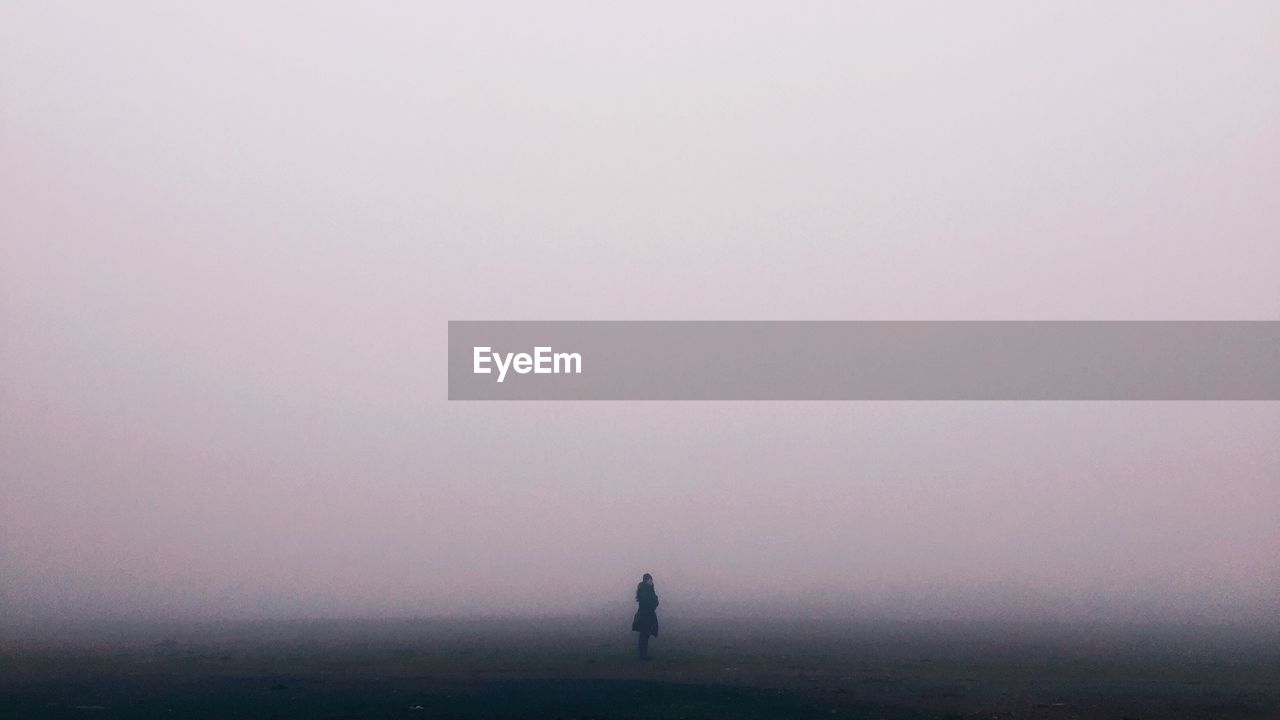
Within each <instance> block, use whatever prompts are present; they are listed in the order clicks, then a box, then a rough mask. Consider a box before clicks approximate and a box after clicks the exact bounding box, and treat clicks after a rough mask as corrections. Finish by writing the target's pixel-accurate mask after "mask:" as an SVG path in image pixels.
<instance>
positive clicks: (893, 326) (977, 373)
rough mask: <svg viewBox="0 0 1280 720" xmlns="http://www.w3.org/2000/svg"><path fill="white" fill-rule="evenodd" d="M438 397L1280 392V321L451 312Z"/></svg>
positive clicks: (1146, 396) (1261, 395) (1158, 396)
mask: <svg viewBox="0 0 1280 720" xmlns="http://www.w3.org/2000/svg"><path fill="white" fill-rule="evenodd" d="M449 399H450V400H1280V322H1274V321H1231V322H1181V321H1179V322H1147V321H1123V322H1094V321H1088V322H1086V321H1079V322H1077V321H1033V322H1023V321H992V322H948V321H926V322H906V321H903V322H898V321H871V322H863V321H850V322H808V321H804V322H754V321H742V322H739V321H715V322H671V321H648V322H635V321H621V322H601V321H537V322H516V321H510V322H508V321H477V322H471V321H452V322H450V323H449Z"/></svg>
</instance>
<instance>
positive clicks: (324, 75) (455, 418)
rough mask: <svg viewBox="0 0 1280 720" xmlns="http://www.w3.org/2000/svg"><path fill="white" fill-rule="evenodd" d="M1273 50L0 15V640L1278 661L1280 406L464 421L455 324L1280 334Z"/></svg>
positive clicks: (789, 13)
mask: <svg viewBox="0 0 1280 720" xmlns="http://www.w3.org/2000/svg"><path fill="white" fill-rule="evenodd" d="M1277 67H1280V6H1277V5H1275V4H1272V3H1265V2H1259V3H1247V2H1239V3H1213V4H1207V3H1199V4H1177V3H1175V4H1169V3H1142V2H1129V3H1122V4H1118V5H1117V4H1115V3H1064V4H1059V5H1058V7H1053V8H1051V7H1047V6H1045V4H1032V5H1027V4H1022V3H963V4H961V3H956V4H920V5H915V4H909V3H907V4H897V3H895V4H893V5H892V8H886V7H883V6H882V4H877V5H875V6H872V5H869V4H857V3H833V4H820V3H811V4H803V5H800V6H794V5H791V4H783V3H778V4H739V3H706V4H699V5H697V6H696V7H688V6H686V5H683V4H669V5H662V4H658V5H654V4H646V5H644V6H643V7H641V6H634V7H633V8H630V9H616V8H615V9H604V8H602V7H599V6H598V5H597V4H592V3H582V4H561V3H550V4H546V5H543V6H541V7H538V8H534V7H532V6H529V7H521V6H516V7H508V8H499V7H497V6H487V7H473V8H463V7H456V6H450V5H445V4H439V5H435V4H428V3H380V4H377V6H376V7H374V8H362V9H356V8H354V7H352V6H349V5H347V4H338V3H306V4H302V3H298V4H293V5H289V4H275V3H270V4H259V3H235V2H225V3H206V4H203V5H199V6H186V7H178V6H175V5H173V4H170V3H159V2H157V3H139V2H125V3H111V4H99V5H94V4H62V3H47V2H7V3H5V4H4V5H3V7H0V156H2V157H3V160H2V161H0V330H2V331H3V333H2V335H0V499H2V501H0V578H2V580H0V616H3V618H4V622H5V623H7V624H15V623H24V622H38V621H46V620H78V619H94V618H119V617H136V616H143V617H165V618H174V617H178V618H259V617H352V616H361V617H366V616H367V617H389V616H435V615H469V614H575V613H615V612H616V613H619V614H620V617H622V618H623V619H622V621H620V622H625V620H626V619H627V618H628V617H629V615H628V614H629V612H630V610H631V605H632V603H631V597H630V595H631V592H632V589H633V588H634V585H635V582H636V581H637V580H638V579H639V576H640V574H641V573H643V572H652V573H653V574H654V576H655V577H656V579H657V587H658V592H659V594H660V596H661V597H662V599H663V605H662V609H663V612H665V613H671V614H674V615H677V616H678V615H682V614H683V615H686V616H695V615H708V614H725V615H732V614H758V615H795V616H813V615H818V616H825V615H837V616H842V617H845V616H874V615H885V616H899V617H963V618H987V619H992V618H994V619H1000V618H1017V619H1026V618H1032V619H1035V618H1048V619H1068V620H1079V619H1090V618H1120V619H1152V618H1166V619H1170V620H1177V621H1179V622H1195V623H1220V622H1236V621H1256V620H1259V619H1264V618H1265V619H1272V620H1273V619H1274V618H1275V617H1277V616H1280V614H1278V612H1280V563H1277V558H1280V443H1277V428H1280V407H1278V406H1277V405H1276V404H1275V403H1178V402H1166V403H1101V402H1100V403H1033V402H1023V403H920V402H913V403H869V402H864V403H745V402H744V403H578V404H575V403H511V404H506V403H450V402H448V401H447V400H446V372H445V359H446V357H445V342H446V322H447V321H448V320H451V319H454V320H471V319H832V320H838V319H1073V320H1079V319H1090V320H1094V319H1096V320H1106V319H1156V320H1165V319H1196V320H1213V319H1270V320H1276V319H1280V283H1277V282H1276V278H1277V277H1280V243H1277V242H1276V238H1277V237H1280V204H1277V203H1276V198H1277V197H1280V133H1278V132H1277V128H1280V85H1278V83H1277V75H1276V72H1275V71H1276V68H1277Z"/></svg>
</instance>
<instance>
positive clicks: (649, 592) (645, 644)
mask: <svg viewBox="0 0 1280 720" xmlns="http://www.w3.org/2000/svg"><path fill="white" fill-rule="evenodd" d="M636 602H638V603H640V607H639V609H637V610H636V616H635V618H634V619H632V621H631V630H632V631H633V632H638V633H640V644H639V645H638V646H637V648H636V650H637V652H638V653H639V655H640V659H641V660H648V659H649V636H650V635H652V636H653V637H658V612H657V610H658V592H657V591H656V590H654V587H653V576H652V575H650V574H649V573H645V574H644V579H642V580H641V581H640V584H639V585H636Z"/></svg>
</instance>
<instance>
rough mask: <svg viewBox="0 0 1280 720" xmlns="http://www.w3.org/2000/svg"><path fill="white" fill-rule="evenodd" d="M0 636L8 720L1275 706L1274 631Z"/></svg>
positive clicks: (1214, 712) (1119, 711) (1147, 715)
mask: <svg viewBox="0 0 1280 720" xmlns="http://www.w3.org/2000/svg"><path fill="white" fill-rule="evenodd" d="M662 620H663V634H662V637H660V638H658V639H656V640H654V641H653V643H652V648H651V650H652V653H653V659H652V660H651V661H649V662H640V661H639V660H637V659H636V658H635V657H634V656H633V647H632V643H633V642H634V636H633V635H632V634H631V633H629V632H627V627H628V623H629V618H626V617H624V618H621V619H618V618H609V619H606V618H595V617H590V618H526V619H515V618H511V619H507V618H503V619H475V620H472V619H467V620H461V619H428V620H317V621H272V622H267V621H261V622H227V623H200V624H180V623H150V624H147V623H131V624H119V623H117V624H111V625H95V626H84V627H80V628H71V627H63V628H59V629H56V630H49V631H44V632H40V633H26V634H20V635H15V636H13V637H6V638H5V639H4V642H3V646H2V647H0V717H5V718H44V717H53V718H80V719H82V720H94V719H97V718H104V719H105V718H186V717H190V718H405V719H406V720H415V719H417V718H422V719H425V718H686V719H687V720H694V719H696V718H743V719H748V720H749V719H751V718H774V717H777V718H819V717H821V718H833V717H837V718H872V719H874V718H884V719H885V720H898V719H909V718H1043V719H1045V720H1066V719H1068V718H1114V719H1116V720H1120V719H1121V718H1142V719H1143V720H1148V719H1149V720H1157V719H1158V720H1177V719H1179V718H1226V719H1236V718H1251V719H1258V720H1261V719H1264V718H1265V719H1268V720H1275V719H1276V718H1280V631H1277V630H1276V629H1265V630H1263V629H1258V628H1216V629H1205V628H1198V629H1196V628H1186V627H1180V628H1179V627H1156V626H1139V625H1121V624H1076V625H1049V624H1042V625H1035V624H1019V625H1013V624H996V623H958V622H901V621H899V622H874V621H870V620H848V621H844V620H839V621H832V620H761V619H745V620H733V619H724V618H718V619H693V618H677V617H669V616H664V617H663V619H662Z"/></svg>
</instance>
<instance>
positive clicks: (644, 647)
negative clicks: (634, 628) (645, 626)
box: [637, 632, 649, 659]
mask: <svg viewBox="0 0 1280 720" xmlns="http://www.w3.org/2000/svg"><path fill="white" fill-rule="evenodd" d="M637 650H638V651H639V653H640V657H641V658H642V659H643V658H647V657H649V633H646V632H642V633H640V645H639V647H638V648H637Z"/></svg>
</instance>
